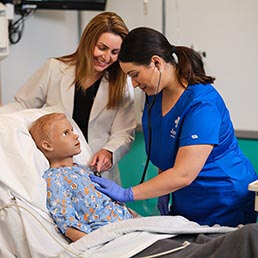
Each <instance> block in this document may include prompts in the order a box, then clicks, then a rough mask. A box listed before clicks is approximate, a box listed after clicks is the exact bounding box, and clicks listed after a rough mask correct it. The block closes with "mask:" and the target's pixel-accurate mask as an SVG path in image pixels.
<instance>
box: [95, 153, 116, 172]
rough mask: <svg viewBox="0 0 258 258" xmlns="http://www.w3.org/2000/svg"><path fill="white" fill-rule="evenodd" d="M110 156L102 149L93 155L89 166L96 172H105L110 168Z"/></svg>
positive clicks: (110, 154)
mask: <svg viewBox="0 0 258 258" xmlns="http://www.w3.org/2000/svg"><path fill="white" fill-rule="evenodd" d="M112 156H113V155H112V152H110V151H108V150H105V149H102V150H100V151H98V152H97V153H95V155H94V156H93V159H92V161H91V163H90V165H91V166H92V167H96V169H97V171H98V172H102V171H106V170H108V169H110V168H111V167H112Z"/></svg>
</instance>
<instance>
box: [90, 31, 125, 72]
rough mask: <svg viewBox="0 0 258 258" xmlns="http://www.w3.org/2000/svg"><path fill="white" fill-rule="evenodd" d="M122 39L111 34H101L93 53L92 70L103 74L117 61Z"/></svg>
mask: <svg viewBox="0 0 258 258" xmlns="http://www.w3.org/2000/svg"><path fill="white" fill-rule="evenodd" d="M121 44H122V38H121V37H120V36H119V35H116V34H113V33H111V32H105V33H102V34H101V35H100V37H99V39H98V41H97V43H96V46H95V48H94V51H93V60H94V69H95V71H96V72H103V71H104V70H105V69H107V68H108V67H109V66H110V65H112V64H113V63H114V62H116V61H117V58H118V54H119V51H120V47H121Z"/></svg>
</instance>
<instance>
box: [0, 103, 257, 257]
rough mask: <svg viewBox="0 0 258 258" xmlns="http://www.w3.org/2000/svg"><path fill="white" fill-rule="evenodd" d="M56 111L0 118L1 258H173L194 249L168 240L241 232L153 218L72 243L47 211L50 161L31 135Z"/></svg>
mask: <svg viewBox="0 0 258 258" xmlns="http://www.w3.org/2000/svg"><path fill="white" fill-rule="evenodd" d="M51 112H64V113H66V112H65V110H64V109H63V108H62V107H61V106H54V107H47V108H43V109H28V110H22V111H18V112H14V113H10V114H0V257H4V258H9V257H10V258H11V257H26V258H27V257H33V258H39V257H133V256H135V257H143V256H142V255H140V256H137V255H138V254H141V252H143V253H142V254H144V252H146V251H147V252H148V250H149V253H150V252H151V253H157V252H160V251H162V248H161V249H160V247H162V246H164V248H165V249H166V251H168V253H169V256H167V257H172V256H170V255H172V253H178V252H179V251H180V250H183V249H184V250H188V252H189V251H190V250H192V249H191V245H192V244H191V242H189V241H183V242H182V241H178V242H175V241H174V242H173V243H172V242H169V241H173V239H175V240H176V239H177V238H178V237H179V236H185V235H187V236H192V235H193V234H194V235H199V234H206V235H207V234H212V235H214V234H215V235H216V236H220V235H221V234H223V236H224V235H225V236H228V234H233V233H234V232H240V230H241V229H237V228H231V227H220V226H214V227H209V226H200V225H198V224H197V223H194V222H191V221H188V220H187V219H185V218H183V217H181V216H162V217H161V216H152V217H140V218H136V219H130V220H126V221H121V222H115V223H111V224H109V225H106V226H104V227H102V228H100V229H98V230H96V231H94V232H92V233H90V234H88V235H86V236H84V237H83V238H81V239H80V240H78V241H76V242H74V243H71V242H70V241H69V240H68V239H66V238H65V237H64V236H63V235H62V234H60V233H59V231H58V230H57V228H56V226H55V224H54V222H53V220H52V218H51V217H50V216H49V213H48V211H47V208H46V186H45V181H44V180H43V179H42V174H43V172H44V171H45V170H46V169H47V168H48V162H47V160H46V158H45V157H44V155H43V154H42V153H41V152H40V151H39V150H38V149H37V148H36V146H35V143H34V141H33V140H32V138H31V136H30V134H29V132H28V128H29V127H30V125H31V123H32V122H33V121H34V120H35V119H37V118H38V117H40V116H42V115H44V114H47V113H51ZM68 118H69V116H68ZM69 119H70V121H71V122H72V124H73V127H74V129H75V131H76V132H77V133H78V135H79V139H80V142H81V149H82V152H81V153H80V154H79V155H77V156H76V157H75V162H78V163H82V164H87V163H89V161H90V157H91V156H92V153H91V150H90V149H89V147H88V145H87V143H86V141H85V139H84V138H83V136H82V133H81V131H80V130H79V128H78V127H77V125H76V124H75V123H74V122H73V120H72V119H71V118H69ZM256 235H258V234H256ZM256 242H257V243H258V241H256ZM164 243H167V244H165V245H164ZM216 245H217V244H215V245H214V246H216ZM168 246H169V248H168ZM156 247H157V248H156ZM167 249H169V250H167ZM257 249H258V248H257ZM180 252H181V251H180ZM149 253H148V255H149ZM257 253H258V251H257ZM167 255H168V254H167ZM191 255H192V254H191ZM186 257H187V256H186ZM189 257H190V256H189ZM191 257H194V256H191ZM199 257H201V256H199ZM204 257H209V256H204ZM247 257H248V256H247Z"/></svg>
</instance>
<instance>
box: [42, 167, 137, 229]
mask: <svg viewBox="0 0 258 258" xmlns="http://www.w3.org/2000/svg"><path fill="white" fill-rule="evenodd" d="M90 174H92V171H91V170H90V169H89V168H87V167H84V166H81V165H78V164H75V165H74V166H73V167H60V168H50V169H48V170H47V171H46V172H45V173H44V176H43V178H44V179H45V180H46V182H47V208H48V210H49V212H50V214H51V216H52V217H53V219H54V221H55V223H56V224H57V226H58V228H59V230H60V231H61V232H62V233H63V234H64V233H65V232H66V230H67V229H68V228H69V227H73V228H76V229H78V230H80V231H82V232H85V233H87V234H88V233H90V232H92V231H94V230H96V229H98V228H99V227H102V226H104V225H106V224H108V223H110V222H115V221H119V220H125V219H130V218H132V217H133V216H132V215H131V214H130V213H129V211H128V209H127V208H126V207H125V206H124V205H122V204H119V203H117V202H115V201H113V200H111V199H110V198H109V197H108V196H106V195H105V194H103V193H101V192H99V191H97V190H96V189H95V185H96V184H95V183H93V182H92V181H91V180H90V178H89V175H90Z"/></svg>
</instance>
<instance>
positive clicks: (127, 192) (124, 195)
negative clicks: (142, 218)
mask: <svg viewBox="0 0 258 258" xmlns="http://www.w3.org/2000/svg"><path fill="white" fill-rule="evenodd" d="M90 179H91V181H93V182H95V183H97V184H99V185H96V186H95V188H96V189H97V190H98V191H100V192H102V193H104V194H106V195H108V196H109V197H110V198H111V199H113V200H115V201H119V202H129V201H133V200H134V197H133V191H132V187H130V188H127V189H124V188H123V187H121V186H120V185H118V184H116V183H115V182H113V181H111V180H109V179H106V178H103V177H98V176H94V175H93V174H91V175H90Z"/></svg>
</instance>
